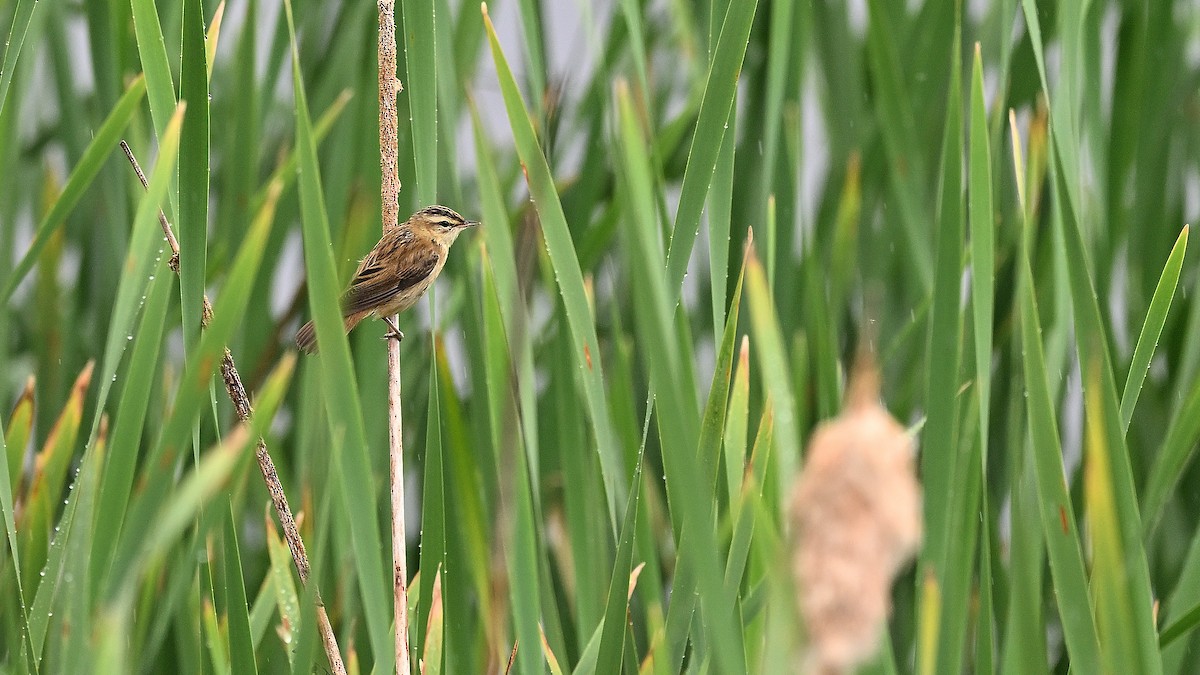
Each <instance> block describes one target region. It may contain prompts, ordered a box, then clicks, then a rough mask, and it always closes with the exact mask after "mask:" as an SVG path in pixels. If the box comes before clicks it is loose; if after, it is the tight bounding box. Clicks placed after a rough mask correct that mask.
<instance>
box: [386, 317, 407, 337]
mask: <svg viewBox="0 0 1200 675" xmlns="http://www.w3.org/2000/svg"><path fill="white" fill-rule="evenodd" d="M380 318H381V319H383V322H384V323H386V324H387V325H388V328H389V329H390V330H388V332H387V333H385V334H384V336H383V339H384V340H389V339H394V340H395V341H396V342H400V341H401V340H403V339H404V333H401V332H400V329H399V328H396V324H394V323H392V317H390V316H383V317H380Z"/></svg>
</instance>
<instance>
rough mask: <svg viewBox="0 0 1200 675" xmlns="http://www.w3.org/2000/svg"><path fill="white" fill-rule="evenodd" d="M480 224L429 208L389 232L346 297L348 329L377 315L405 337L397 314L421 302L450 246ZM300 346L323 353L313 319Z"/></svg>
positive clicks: (365, 261)
mask: <svg viewBox="0 0 1200 675" xmlns="http://www.w3.org/2000/svg"><path fill="white" fill-rule="evenodd" d="M478 224H479V222H478V221H475V220H466V219H464V218H463V217H462V216H460V215H458V214H457V213H455V212H454V211H452V210H450V209H448V208H446V207H444V206H427V207H425V208H423V209H421V210H420V211H417V212H416V213H414V214H413V215H412V216H411V217H410V218H409V219H408V220H406V221H405V222H403V223H401V224H400V225H399V226H397V227H395V228H392V229H391V230H390V231H388V232H385V233H384V234H383V238H382V239H380V240H379V243H378V244H375V248H373V249H371V252H370V253H368V254H367V257H365V258H363V259H362V262H361V263H359V265H358V271H357V272H355V273H354V280H353V281H352V282H351V283H350V290H348V291H346V294H345V295H344V296H342V317H343V319H344V320H345V322H346V332H347V333H349V332H350V330H351V329H353V328H354V327H355V326H357V325H358V323H359V322H360V321H362V320H363V319H365V318H367V317H369V316H376V317H379V318H381V319H383V320H384V321H385V322H386V323H387V324H388V327H389V328H391V332H390V333H388V337H394V338H396V339H403V338H404V334H403V333H401V332H400V331H399V330H398V329H397V328H396V326H395V325H393V324H392V321H391V316H392V315H393V314H397V313H399V312H403V311H404V310H406V309H408V308H409V307H412V306H413V305H415V304H417V300H419V299H420V298H421V296H422V295H425V291H427V290H428V289H429V287H430V285H432V284H433V281H434V279H437V277H438V274H441V272H442V267H443V266H445V264H446V254H447V253H449V251H450V245H451V244H453V243H454V240H455V239H458V235H459V234H460V233H461V232H462V231H463V230H464V229H466V228H468V227H473V226H475V225H478ZM296 346H297V347H299V348H300V349H301V350H302V351H305V352H308V353H309V354H312V353H314V352H316V351H317V334H316V330H315V329H314V327H313V322H311V321H309V322H308V323H306V324H304V326H303V327H301V328H300V331H299V332H297V333H296Z"/></svg>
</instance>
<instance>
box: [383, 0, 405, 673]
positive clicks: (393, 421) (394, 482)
mask: <svg viewBox="0 0 1200 675" xmlns="http://www.w3.org/2000/svg"><path fill="white" fill-rule="evenodd" d="M395 13H396V3H395V0H379V173H380V178H381V180H380V187H379V197H380V203H381V209H382V218H383V231H384V232H387V231H388V230H391V229H392V228H394V227H397V226H398V225H399V222H400V204H399V194H400V174H399V171H398V170H397V157H398V155H399V149H398V146H397V140H396V139H397V133H398V129H399V120H398V119H397V116H396V95H397V94H399V93H400V90H401V86H400V80H398V79H396V18H395ZM392 323H393V324H394V323H395V317H392ZM387 350H388V359H387V360H388V440H389V453H388V454H389V458H390V466H391V471H390V481H391V482H390V485H391V490H390V492H391V502H392V603H393V611H394V613H395V617H396V619H395V627H396V635H395V638H396V639H395V652H396V653H395V657H396V672H397V673H399V675H409V673H410V672H411V669H412V666H411V665H410V659H409V657H408V561H407V558H406V555H407V554H406V551H405V541H406V537H405V532H404V438H403V434H404V417H403V413H402V411H401V404H400V341H399V340H388V348H387Z"/></svg>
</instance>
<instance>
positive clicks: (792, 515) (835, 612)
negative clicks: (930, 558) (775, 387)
mask: <svg viewBox="0 0 1200 675" xmlns="http://www.w3.org/2000/svg"><path fill="white" fill-rule="evenodd" d="M913 454H914V453H913V446H912V440H911V439H910V438H909V436H908V434H907V433H906V432H905V430H904V427H902V426H901V425H900V424H899V423H897V422H896V420H894V419H892V417H891V415H889V414H888V412H887V410H886V409H884V408H883V406H881V405H880V404H879V371H878V370H877V368H876V367H875V364H874V362H873V360H872V357H871V356H870V354H869V353H868V352H867V351H866V350H860V353H859V357H858V363H857V364H856V366H855V370H854V373H853V374H852V376H851V379H850V383H849V386H848V387H847V400H846V408H845V410H844V411H843V412H842V414H841V415H839V416H838V417H837V418H835V419H833V420H831V421H829V422H826V423H824V424H822V425H820V426H819V427H818V428H817V429H816V431H815V432H814V433H813V436H812V438H811V440H810V442H809V444H808V451H807V453H806V461H805V464H804V469H803V470H802V471H801V472H800V475H799V477H798V478H797V479H796V482H795V484H794V486H793V488H792V494H791V498H790V501H789V508H788V515H789V519H790V521H791V526H792V532H793V536H794V538H795V548H794V550H793V558H792V571H793V573H794V575H795V578H796V583H797V584H798V586H799V588H798V596H797V602H798V605H799V609H800V614H801V617H802V618H803V620H804V624H805V627H806V629H807V643H808V644H807V650H806V651H807V653H806V656H805V659H804V661H805V663H804V665H803V672H808V673H819V674H821V675H835V674H840V673H850V672H854V669H855V668H856V667H857V666H858V665H860V664H862V663H863V662H865V661H866V660H867V659H869V658H870V657H871V656H872V654H874V652H875V650H876V649H877V647H878V643H879V635H880V633H881V632H882V631H883V629H884V627H885V625H886V621H887V616H888V613H889V611H890V603H891V587H892V580H893V578H894V577H895V575H896V573H897V572H899V571H900V569H901V568H902V567H903V566H904V565H905V564H906V563H907V561H908V560H909V559H910V558H911V557H912V555H913V554H914V553H915V552H916V551H917V547H918V545H919V544H920V540H921V494H920V486H919V485H918V484H917V480H916V476H915V463H914V457H913Z"/></svg>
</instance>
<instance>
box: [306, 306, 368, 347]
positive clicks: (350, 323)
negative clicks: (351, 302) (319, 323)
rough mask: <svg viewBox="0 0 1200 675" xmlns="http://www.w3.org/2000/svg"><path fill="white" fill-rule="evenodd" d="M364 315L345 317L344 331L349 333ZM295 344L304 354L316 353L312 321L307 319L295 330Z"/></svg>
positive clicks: (315, 338)
mask: <svg viewBox="0 0 1200 675" xmlns="http://www.w3.org/2000/svg"><path fill="white" fill-rule="evenodd" d="M366 316H367V315H366V314H351V315H350V316H348V317H346V319H345V322H346V326H345V327H346V332H347V333H349V332H350V331H351V330H353V328H354V327H355V326H357V325H358V322H359V321H362V320H363V319H364V318H366ZM296 346H297V347H299V348H300V351H302V352H304V353H306V354H316V353H317V329H316V326H314V325H313V322H311V321H309V322H308V323H306V324H304V325H303V326H301V327H300V330H298V331H296Z"/></svg>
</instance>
